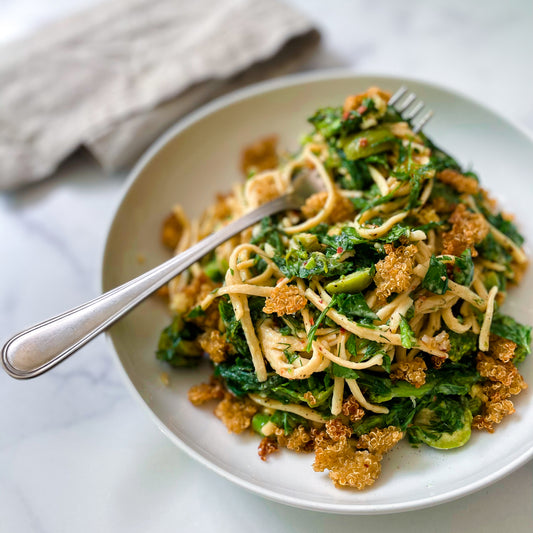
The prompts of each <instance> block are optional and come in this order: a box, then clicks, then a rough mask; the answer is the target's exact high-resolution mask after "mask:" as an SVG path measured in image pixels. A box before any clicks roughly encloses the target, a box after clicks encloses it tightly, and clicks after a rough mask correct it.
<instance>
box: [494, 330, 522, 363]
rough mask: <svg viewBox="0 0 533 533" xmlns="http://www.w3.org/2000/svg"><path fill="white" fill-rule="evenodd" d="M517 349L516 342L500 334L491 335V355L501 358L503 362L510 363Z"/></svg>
mask: <svg viewBox="0 0 533 533" xmlns="http://www.w3.org/2000/svg"><path fill="white" fill-rule="evenodd" d="M515 350H516V342H513V341H511V340H509V339H504V338H503V337H498V335H491V336H490V340H489V352H488V353H489V355H490V356H492V357H495V358H496V359H499V360H500V361H502V362H503V363H508V362H509V361H510V360H511V359H512V358H513V357H514V353H515Z"/></svg>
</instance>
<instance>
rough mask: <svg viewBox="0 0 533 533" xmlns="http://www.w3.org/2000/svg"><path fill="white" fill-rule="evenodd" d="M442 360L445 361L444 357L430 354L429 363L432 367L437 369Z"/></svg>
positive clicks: (442, 362)
mask: <svg viewBox="0 0 533 533" xmlns="http://www.w3.org/2000/svg"><path fill="white" fill-rule="evenodd" d="M444 361H446V358H445V357H439V356H438V355H432V356H431V364H432V365H433V368H436V369H437V370H438V369H439V368H440V367H441V366H442V365H443V364H444Z"/></svg>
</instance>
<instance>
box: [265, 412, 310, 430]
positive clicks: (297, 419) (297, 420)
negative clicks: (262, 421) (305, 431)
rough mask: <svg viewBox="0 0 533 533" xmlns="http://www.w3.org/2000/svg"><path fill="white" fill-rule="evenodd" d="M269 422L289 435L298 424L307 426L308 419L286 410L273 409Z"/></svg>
mask: <svg viewBox="0 0 533 533" xmlns="http://www.w3.org/2000/svg"><path fill="white" fill-rule="evenodd" d="M270 422H272V423H273V424H276V426H278V427H279V428H281V429H283V432H284V433H285V435H290V434H291V433H292V432H293V431H294V430H295V429H296V428H297V427H298V426H304V427H305V428H307V427H309V421H308V420H306V419H305V418H303V417H302V416H299V415H295V414H294V413H289V412H287V411H275V412H274V413H273V415H272V416H271V417H270Z"/></svg>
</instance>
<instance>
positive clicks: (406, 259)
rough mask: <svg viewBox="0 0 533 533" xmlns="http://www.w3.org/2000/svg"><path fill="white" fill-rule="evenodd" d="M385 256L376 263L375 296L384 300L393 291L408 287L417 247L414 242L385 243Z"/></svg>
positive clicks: (401, 290) (403, 289)
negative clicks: (396, 244) (404, 243)
mask: <svg viewBox="0 0 533 533" xmlns="http://www.w3.org/2000/svg"><path fill="white" fill-rule="evenodd" d="M385 253H386V254H387V256H386V257H385V258H384V259H382V260H381V261H378V262H377V264H376V275H375V276H374V281H375V283H376V287H377V289H376V296H377V297H378V298H379V299H380V300H386V299H387V298H388V297H389V296H390V295H391V294H392V293H394V292H398V293H400V292H404V291H406V290H407V289H408V288H409V285H410V283H411V278H412V277H413V267H414V264H415V257H414V256H415V254H416V253H417V248H416V246H415V245H414V244H410V245H408V246H398V247H397V248H394V246H393V245H392V244H385Z"/></svg>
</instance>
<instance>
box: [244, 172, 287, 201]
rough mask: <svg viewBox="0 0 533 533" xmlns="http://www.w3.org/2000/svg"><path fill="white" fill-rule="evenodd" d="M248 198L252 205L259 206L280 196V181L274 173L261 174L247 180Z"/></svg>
mask: <svg viewBox="0 0 533 533" xmlns="http://www.w3.org/2000/svg"><path fill="white" fill-rule="evenodd" d="M247 187H248V191H247V194H248V199H249V201H250V205H251V207H258V206H260V205H263V204H266V203H267V202H270V201H271V200H274V199H275V198H277V197H278V196H280V194H281V191H280V189H279V187H278V182H277V181H276V178H275V177H274V176H273V174H272V173H270V172H267V173H266V174H259V175H257V176H254V177H253V178H250V179H249V180H248V182H247Z"/></svg>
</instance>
